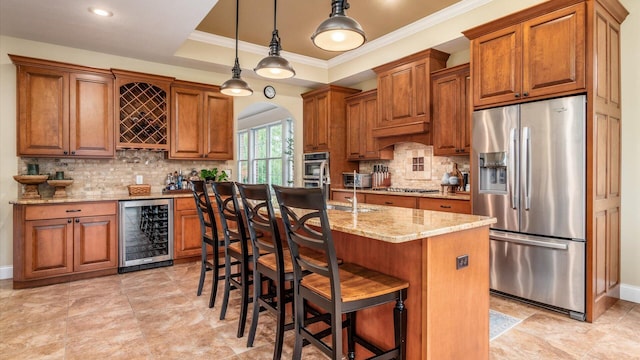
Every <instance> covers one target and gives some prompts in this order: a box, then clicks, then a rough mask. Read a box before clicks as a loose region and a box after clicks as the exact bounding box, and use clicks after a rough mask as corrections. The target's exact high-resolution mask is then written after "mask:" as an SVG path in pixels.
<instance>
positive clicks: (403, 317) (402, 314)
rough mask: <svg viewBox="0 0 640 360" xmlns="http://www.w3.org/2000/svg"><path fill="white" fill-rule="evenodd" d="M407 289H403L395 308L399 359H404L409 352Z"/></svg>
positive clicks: (394, 325)
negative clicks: (405, 299)
mask: <svg viewBox="0 0 640 360" xmlns="http://www.w3.org/2000/svg"><path fill="white" fill-rule="evenodd" d="M405 296H406V292H405V290H401V291H400V294H399V297H398V300H396V306H395V308H394V309H393V323H394V324H393V327H394V332H395V342H396V347H397V348H398V352H399V354H398V359H402V360H404V359H405V357H406V354H407V339H406V335H407V311H406V309H405V307H404V300H403V299H404V298H405Z"/></svg>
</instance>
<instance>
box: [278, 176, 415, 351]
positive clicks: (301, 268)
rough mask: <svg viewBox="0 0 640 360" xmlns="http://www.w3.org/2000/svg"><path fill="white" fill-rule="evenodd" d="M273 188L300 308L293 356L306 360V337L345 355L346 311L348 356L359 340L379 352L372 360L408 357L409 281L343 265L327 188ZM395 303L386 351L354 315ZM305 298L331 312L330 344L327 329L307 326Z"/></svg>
mask: <svg viewBox="0 0 640 360" xmlns="http://www.w3.org/2000/svg"><path fill="white" fill-rule="evenodd" d="M273 188H274V190H275V193H276V196H277V198H278V203H279V205H280V212H281V215H282V220H283V223H284V226H285V229H284V230H285V234H286V236H287V241H288V243H289V250H290V251H291V257H292V259H293V269H294V296H295V306H294V307H295V312H296V313H295V333H296V338H295V346H294V350H293V358H294V359H300V358H301V356H302V344H303V341H308V342H309V343H311V344H313V345H314V346H316V347H318V348H319V349H320V350H321V351H322V352H324V353H325V354H327V355H328V356H330V357H331V358H332V359H340V358H341V357H342V326H343V322H342V315H343V314H345V315H346V319H347V320H346V326H347V344H348V345H347V346H348V349H347V356H348V358H349V359H354V358H355V344H356V343H358V344H360V345H362V346H363V347H365V348H366V349H367V350H369V351H371V352H373V353H374V354H375V355H374V357H372V358H371V359H405V356H406V351H405V349H406V343H405V342H406V329H407V310H406V309H405V306H404V301H405V300H406V297H407V288H408V287H409V283H408V282H406V281H404V280H401V279H398V278H395V277H392V276H389V275H386V274H383V273H380V272H378V271H374V270H370V269H367V268H365V267H362V266H359V265H356V264H349V263H344V264H342V265H340V266H338V261H337V258H336V252H335V248H334V244H333V237H332V235H331V229H330V227H329V219H328V217H327V206H326V202H325V200H324V196H323V193H322V189H320V188H287V187H281V186H275V185H274V186H273ZM318 228H320V230H318ZM301 246H304V247H309V248H312V249H314V250H316V251H319V252H321V253H323V255H324V257H325V262H326V264H321V263H318V262H316V261H314V260H310V259H308V258H304V257H302V256H300V253H299V251H298V249H299V248H300V247H301ZM394 301H395V304H396V305H395V308H394V312H393V319H394V340H395V347H394V348H393V349H390V350H382V349H379V348H378V347H376V346H375V345H373V344H372V343H370V342H369V341H367V340H365V339H363V338H362V337H360V336H358V334H356V329H355V314H356V312H357V311H358V310H362V309H365V308H369V307H372V306H378V305H382V304H385V303H389V302H394ZM303 302H309V303H311V304H313V305H315V306H317V307H319V308H321V309H322V310H324V311H326V312H327V313H329V314H330V315H331V344H328V343H327V342H325V341H323V339H322V338H323V337H324V334H323V333H322V332H320V333H318V332H315V333H314V332H313V331H312V330H311V329H309V328H308V327H306V324H305V321H304V315H303V313H302V304H303ZM319 334H320V335H319Z"/></svg>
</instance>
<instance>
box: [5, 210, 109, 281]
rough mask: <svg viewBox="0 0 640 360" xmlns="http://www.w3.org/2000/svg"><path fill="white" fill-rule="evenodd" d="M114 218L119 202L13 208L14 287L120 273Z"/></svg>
mask: <svg viewBox="0 0 640 360" xmlns="http://www.w3.org/2000/svg"><path fill="white" fill-rule="evenodd" d="M116 214H117V202H115V201H106V202H86V203H84V202H83V203H68V204H56V205H14V244H13V245H14V250H13V251H14V274H13V275H14V277H13V278H14V287H16V284H19V286H18V287H26V286H28V282H29V281H34V280H46V281H44V282H41V284H47V283H55V282H62V281H66V280H67V279H68V278H69V277H70V276H73V275H79V274H87V273H91V272H95V271H107V273H109V272H112V273H116V272H117V267H118V236H117V233H118V229H117V215H116ZM22 282H26V284H21V283H22ZM20 285H22V286H20ZM36 285H37V283H36Z"/></svg>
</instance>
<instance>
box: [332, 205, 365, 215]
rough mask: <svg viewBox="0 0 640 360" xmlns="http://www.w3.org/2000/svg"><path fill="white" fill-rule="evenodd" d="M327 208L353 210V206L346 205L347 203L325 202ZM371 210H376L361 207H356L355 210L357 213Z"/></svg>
mask: <svg viewBox="0 0 640 360" xmlns="http://www.w3.org/2000/svg"><path fill="white" fill-rule="evenodd" d="M327 210H338V211H346V212H353V208H352V207H351V206H348V205H335V204H327ZM371 211H376V209H372V208H362V207H359V208H356V212H359V213H364V212H371Z"/></svg>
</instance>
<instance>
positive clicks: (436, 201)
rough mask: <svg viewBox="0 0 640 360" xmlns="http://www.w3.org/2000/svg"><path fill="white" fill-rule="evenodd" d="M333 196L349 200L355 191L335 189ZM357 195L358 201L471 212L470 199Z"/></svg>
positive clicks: (333, 197) (461, 212) (464, 212)
mask: <svg viewBox="0 0 640 360" xmlns="http://www.w3.org/2000/svg"><path fill="white" fill-rule="evenodd" d="M331 196H332V200H334V201H343V202H348V201H347V199H349V200H351V198H352V197H353V192H351V191H336V190H334V191H332V192H331ZM356 196H357V198H358V203H366V204H374V205H387V206H398V207H405V208H410V209H422V210H435V211H446V212H454V213H460V214H471V203H470V201H469V200H462V199H444V198H435V197H422V196H404V195H387V194H370V193H362V192H359V193H357V194H356Z"/></svg>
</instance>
